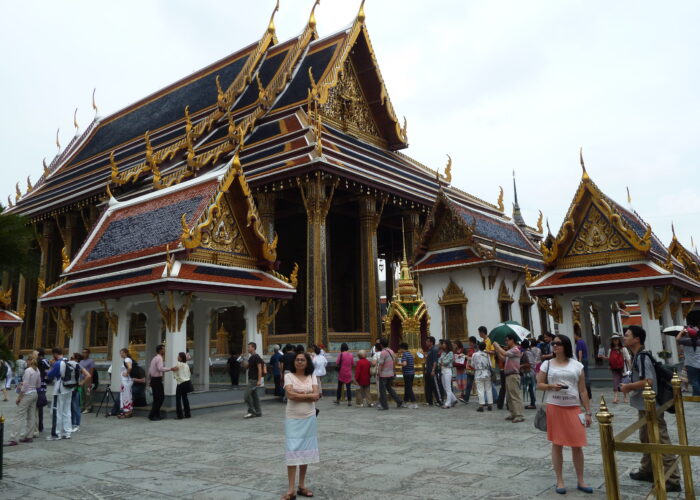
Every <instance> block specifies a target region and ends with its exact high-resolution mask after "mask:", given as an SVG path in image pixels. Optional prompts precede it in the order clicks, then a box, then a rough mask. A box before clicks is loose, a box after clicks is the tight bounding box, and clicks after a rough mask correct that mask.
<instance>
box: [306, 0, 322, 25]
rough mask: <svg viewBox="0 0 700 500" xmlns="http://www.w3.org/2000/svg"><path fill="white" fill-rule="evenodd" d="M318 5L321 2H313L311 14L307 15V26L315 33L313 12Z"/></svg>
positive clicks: (318, 0) (314, 15)
mask: <svg viewBox="0 0 700 500" xmlns="http://www.w3.org/2000/svg"><path fill="white" fill-rule="evenodd" d="M320 3H321V0H316V1H315V2H314V6H313V7H311V14H310V15H309V22H308V26H309V28H311V29H312V30H314V31H316V14H315V10H316V6H317V5H319V4H320Z"/></svg>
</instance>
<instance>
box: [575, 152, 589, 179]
mask: <svg viewBox="0 0 700 500" xmlns="http://www.w3.org/2000/svg"><path fill="white" fill-rule="evenodd" d="M578 157H579V160H580V161H581V170H583V174H582V177H583V179H590V177H588V172H586V164H585V163H584V162H583V147H580V148H578Z"/></svg>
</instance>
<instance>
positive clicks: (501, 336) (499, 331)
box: [489, 321, 530, 346]
mask: <svg viewBox="0 0 700 500" xmlns="http://www.w3.org/2000/svg"><path fill="white" fill-rule="evenodd" d="M509 333H514V334H516V335H517V336H518V338H519V339H520V341H523V340H525V339H526V338H527V336H528V335H529V334H530V331H529V330H528V329H527V328H524V327H522V326H520V323H518V322H517V321H506V322H504V323H499V324H497V325H496V327H495V328H494V329H493V330H491V332H490V333H489V338H490V339H491V342H496V343H497V344H500V345H503V346H504V345H506V335H508V334H509Z"/></svg>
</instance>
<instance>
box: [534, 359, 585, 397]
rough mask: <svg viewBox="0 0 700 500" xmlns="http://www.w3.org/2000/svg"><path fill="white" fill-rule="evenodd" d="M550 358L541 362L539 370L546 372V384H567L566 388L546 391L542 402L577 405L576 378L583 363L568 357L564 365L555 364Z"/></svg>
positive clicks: (579, 375) (580, 372) (581, 369)
mask: <svg viewBox="0 0 700 500" xmlns="http://www.w3.org/2000/svg"><path fill="white" fill-rule="evenodd" d="M550 364H551V360H549V359H548V360H546V361H545V362H544V363H542V367H541V368H540V370H541V371H543V372H545V373H546V374H547V376H546V380H547V383H548V384H561V385H566V386H568V388H567V389H561V390H559V391H546V392H545V396H544V402H545V403H547V404H550V405H556V406H578V405H580V404H581V403H580V395H579V392H578V380H579V378H580V377H581V374H582V373H583V364H581V363H579V362H578V361H576V360H575V359H573V358H572V359H569V362H568V364H567V365H566V366H555V365H554V364H551V366H550Z"/></svg>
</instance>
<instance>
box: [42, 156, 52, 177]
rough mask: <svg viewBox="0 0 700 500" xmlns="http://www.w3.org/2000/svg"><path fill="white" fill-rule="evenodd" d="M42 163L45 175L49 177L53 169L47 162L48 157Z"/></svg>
mask: <svg viewBox="0 0 700 500" xmlns="http://www.w3.org/2000/svg"><path fill="white" fill-rule="evenodd" d="M41 165H42V166H43V167H44V177H48V176H49V174H50V173H51V171H50V170H49V166H48V165H47V164H46V157H44V159H43V160H41Z"/></svg>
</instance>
